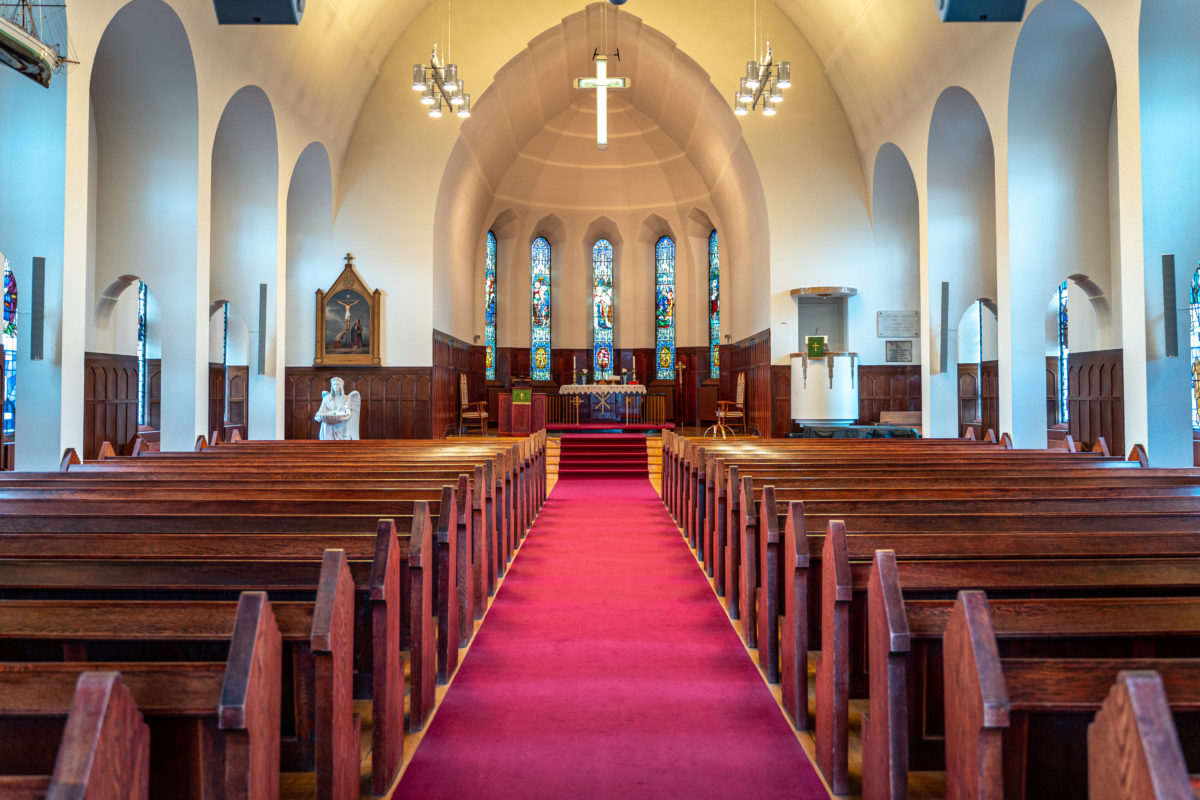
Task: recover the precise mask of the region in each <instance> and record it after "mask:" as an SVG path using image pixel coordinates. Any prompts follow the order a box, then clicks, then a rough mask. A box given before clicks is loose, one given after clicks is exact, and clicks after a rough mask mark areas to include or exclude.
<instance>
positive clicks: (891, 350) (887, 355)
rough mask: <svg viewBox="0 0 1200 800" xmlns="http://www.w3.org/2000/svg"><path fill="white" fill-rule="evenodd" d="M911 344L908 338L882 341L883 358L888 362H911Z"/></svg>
mask: <svg viewBox="0 0 1200 800" xmlns="http://www.w3.org/2000/svg"><path fill="white" fill-rule="evenodd" d="M912 346H913V343H912V342H911V341H909V340H908V339H899V340H895V341H886V342H884V343H883V347H884V360H885V361H886V362H887V363H889V364H911V363H912V350H913V348H912Z"/></svg>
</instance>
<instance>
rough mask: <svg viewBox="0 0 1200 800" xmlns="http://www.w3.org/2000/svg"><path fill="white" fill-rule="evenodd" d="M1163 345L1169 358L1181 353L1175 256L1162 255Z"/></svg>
mask: <svg viewBox="0 0 1200 800" xmlns="http://www.w3.org/2000/svg"><path fill="white" fill-rule="evenodd" d="M1162 278H1163V345H1164V349H1165V350H1166V351H1167V358H1176V357H1177V356H1178V355H1179V317H1178V316H1177V314H1176V313H1175V256H1174V255H1165V256H1163V257H1162Z"/></svg>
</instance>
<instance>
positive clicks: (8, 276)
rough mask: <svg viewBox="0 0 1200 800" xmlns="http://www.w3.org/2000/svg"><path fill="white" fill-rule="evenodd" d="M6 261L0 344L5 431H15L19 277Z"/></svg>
mask: <svg viewBox="0 0 1200 800" xmlns="http://www.w3.org/2000/svg"><path fill="white" fill-rule="evenodd" d="M0 261H3V262H4V328H3V330H2V331H0V345H3V347H4V432H5V433H13V432H14V431H15V430H16V421H17V279H16V277H14V276H13V274H12V270H11V269H9V268H8V259H6V258H4V257H3V256H0Z"/></svg>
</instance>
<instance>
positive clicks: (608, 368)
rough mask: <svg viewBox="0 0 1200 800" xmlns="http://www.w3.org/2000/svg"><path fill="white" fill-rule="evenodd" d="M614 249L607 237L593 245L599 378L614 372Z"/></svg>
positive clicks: (594, 340)
mask: <svg viewBox="0 0 1200 800" xmlns="http://www.w3.org/2000/svg"><path fill="white" fill-rule="evenodd" d="M612 362H613V249H612V245H611V244H609V241H608V240H607V239H600V240H599V241H597V242H596V244H595V245H594V246H593V247H592V364H593V374H594V375H595V376H596V380H603V379H605V378H611V377H612V374H613V363H612Z"/></svg>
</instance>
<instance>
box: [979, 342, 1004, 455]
mask: <svg viewBox="0 0 1200 800" xmlns="http://www.w3.org/2000/svg"><path fill="white" fill-rule="evenodd" d="M979 396H980V402H979V406H980V410H981V412H982V420H983V425H982V427H983V433H987V432H988V431H989V430H990V431H993V432H994V433H995V434H996V437H997V438H999V436H1000V434H1001V433H1003V431H1001V430H1000V362H999V361H984V362H983V363H982V364H980V365H979Z"/></svg>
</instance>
